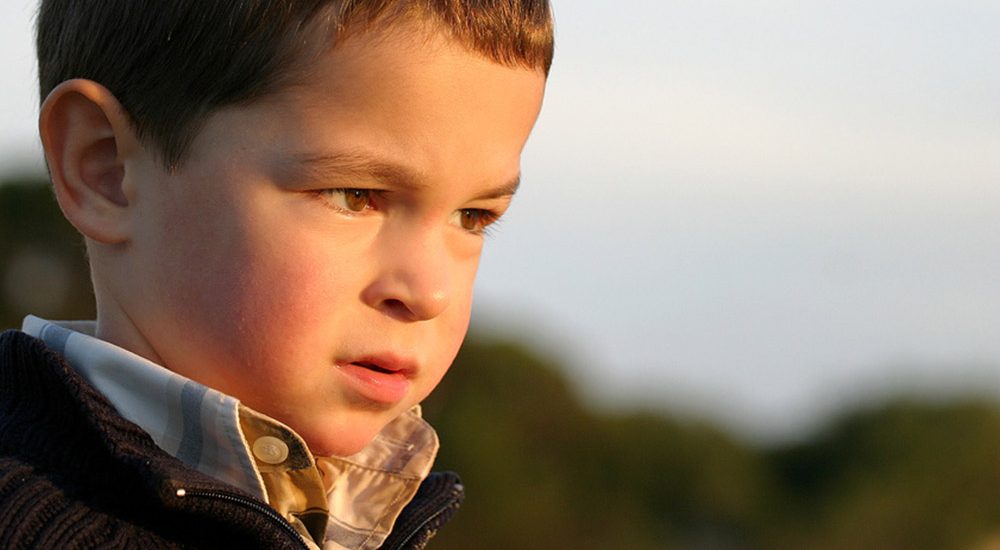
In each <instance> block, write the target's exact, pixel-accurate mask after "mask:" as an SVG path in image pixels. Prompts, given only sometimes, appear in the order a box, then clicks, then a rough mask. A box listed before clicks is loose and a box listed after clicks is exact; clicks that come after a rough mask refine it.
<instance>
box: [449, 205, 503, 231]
mask: <svg viewBox="0 0 1000 550" xmlns="http://www.w3.org/2000/svg"><path fill="white" fill-rule="evenodd" d="M458 216H459V218H458V222H459V225H460V226H461V228H462V229H464V230H466V231H468V232H470V233H482V232H483V230H484V229H486V227H487V226H488V225H490V224H491V223H493V222H494V221H496V215H495V214H493V213H492V212H490V211H488V210H482V209H480V208H464V209H462V210H459V211H458Z"/></svg>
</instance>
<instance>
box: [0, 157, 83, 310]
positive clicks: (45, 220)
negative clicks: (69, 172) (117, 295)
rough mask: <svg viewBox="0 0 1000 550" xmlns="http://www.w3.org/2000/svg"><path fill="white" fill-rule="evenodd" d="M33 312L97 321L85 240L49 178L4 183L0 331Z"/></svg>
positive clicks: (0, 193) (0, 186)
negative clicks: (57, 199) (69, 220)
mask: <svg viewBox="0 0 1000 550" xmlns="http://www.w3.org/2000/svg"><path fill="white" fill-rule="evenodd" d="M28 313H33V314H35V315H43V316H51V317H55V318H73V319H92V318H93V317H94V297H93V291H92V289H91V286H90V275H89V270H88V267H87V262H86V260H85V250H84V246H83V240H82V238H81V237H80V235H79V234H78V233H77V232H76V230H75V229H73V227H72V226H71V225H70V224H69V223H67V222H66V220H65V219H64V218H63V216H62V212H60V211H59V207H58V206H57V205H56V202H55V199H54V198H53V196H52V189H51V187H50V186H49V185H48V182H47V181H46V180H44V179H41V178H33V177H20V178H7V179H5V180H3V181H0V330H3V329H7V328H16V327H19V326H21V320H22V319H23V318H24V316H25V315H27V314H28Z"/></svg>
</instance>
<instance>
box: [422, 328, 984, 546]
mask: <svg viewBox="0 0 1000 550" xmlns="http://www.w3.org/2000/svg"><path fill="white" fill-rule="evenodd" d="M561 372H567V370H566V367H565V366H559V365H558V364H557V363H555V362H554V361H546V360H543V359H541V358H539V357H538V356H537V355H534V354H532V353H530V352H529V351H528V350H526V349H523V348H521V347H519V346H517V345H516V344H513V343H509V342H506V343H505V342H489V341H484V340H481V339H470V340H469V341H468V342H467V343H466V345H465V347H464V348H463V350H462V353H461V354H460V355H459V358H458V359H457V360H456V363H455V365H454V367H453V368H452V371H451V372H450V373H449V374H448V376H447V377H446V379H445V382H444V383H443V384H442V386H441V388H440V390H439V392H438V393H436V394H435V395H434V396H432V398H431V399H430V400H429V401H428V402H427V404H426V406H425V411H426V414H427V416H428V418H429V419H430V420H431V421H432V422H433V423H434V424H435V426H437V427H438V428H439V432H440V433H441V438H442V441H443V445H444V448H443V449H442V453H441V457H440V460H439V466H441V467H444V468H450V469H454V470H456V471H458V472H460V473H461V474H462V475H463V477H464V479H465V481H466V484H467V487H468V493H469V494H468V500H467V503H466V505H465V507H464V508H463V510H462V512H461V513H460V514H459V515H458V516H457V518H456V520H455V521H454V523H453V524H452V525H449V526H448V529H445V530H443V531H442V533H441V535H440V539H439V540H436V541H435V542H436V545H435V547H436V548H444V549H448V548H456V549H457V548H483V549H493V548H496V549H500V548H518V549H535V548H537V549H543V548H546V549H547V548H581V549H589V548H628V549H645V548H713V549H714V548H789V549H791V548H819V549H823V548H828V549H853V548H901V549H902V548H906V549H921V548H928V549H931V548H933V549H947V548H974V547H980V545H983V544H986V543H987V542H988V541H990V540H991V537H994V533H997V532H998V529H997V527H998V526H1000V499H998V498H997V496H996V495H998V494H1000V467H998V465H997V461H998V459H1000V408H998V407H997V405H996V404H995V403H992V402H975V401H968V402H957V403H952V404H930V403H924V402H918V401H912V400H898V401H894V402H891V403H889V404H886V405H884V406H883V407H881V408H874V409H870V410H863V411H857V412H855V413H854V414H851V415H849V416H845V417H843V418H841V419H840V420H838V421H837V422H835V423H833V424H832V425H831V426H830V427H829V428H828V429H827V430H825V431H823V432H822V433H818V434H815V436H814V437H813V438H811V439H809V440H806V441H803V442H799V443H794V444H788V445H785V446H781V447H777V448H770V449H758V448H753V447H750V446H746V445H743V444H741V443H739V442H738V441H736V440H735V439H733V438H731V437H729V436H727V435H726V434H725V433H724V432H722V431H720V430H718V429H716V428H714V427H712V426H710V425H707V424H696V423H684V422H680V421H676V420H671V419H669V418H667V417H665V416H664V415H659V414H651V413H636V414H632V415H618V416H609V415H601V414H598V413H596V412H594V411H592V410H591V409H589V408H587V407H585V406H583V405H582V404H581V403H580V401H579V400H578V398H577V397H576V395H575V394H574V392H573V391H572V390H571V388H570V387H569V386H568V385H567V383H566V381H565V379H564V378H563V376H561V375H560V373H561Z"/></svg>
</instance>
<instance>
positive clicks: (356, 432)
mask: <svg viewBox="0 0 1000 550" xmlns="http://www.w3.org/2000/svg"><path fill="white" fill-rule="evenodd" d="M379 431H380V430H379V429H371V430H367V429H358V428H355V429H350V430H329V431H326V432H323V433H319V434H300V435H301V436H302V438H303V439H305V441H306V445H308V446H309V450H310V451H311V452H312V454H314V455H316V456H341V457H343V456H351V455H354V454H358V453H360V452H361V451H362V450H364V448H365V447H367V446H368V444H369V443H371V442H372V440H373V439H375V436H376V435H378V433H379Z"/></svg>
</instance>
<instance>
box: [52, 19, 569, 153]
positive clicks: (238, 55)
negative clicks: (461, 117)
mask: <svg viewBox="0 0 1000 550" xmlns="http://www.w3.org/2000/svg"><path fill="white" fill-rule="evenodd" d="M400 19H416V20H423V21H428V22H433V23H437V24H439V25H440V27H441V28H442V29H443V30H444V31H445V32H447V33H448V35H449V36H450V37H451V38H452V39H455V40H457V41H458V42H459V43H461V44H462V45H464V46H465V47H467V48H469V50H470V51H473V52H475V53H478V54H480V55H483V56H484V57H486V58H487V59H490V60H491V61H494V62H496V63H499V64H504V65H507V66H520V67H524V68H529V69H540V70H542V71H543V72H544V73H545V74H548V71H549V67H550V65H551V63H552V54H553V31H552V14H551V8H550V6H549V2H548V0H167V1H164V0H42V2H41V6H40V8H39V12H38V18H37V37H36V40H37V44H36V45H37V49H38V76H39V88H40V92H41V98H42V100H44V98H45V97H46V96H48V94H49V93H50V92H51V91H52V89H53V88H55V87H56V86H58V85H59V84H60V83H61V82H64V81H66V80H69V79H73V78H85V79H89V80H93V81H95V82H98V83H100V84H101V85H103V86H104V87H106V88H108V89H109V90H110V91H111V93H113V94H114V95H115V97H116V98H117V99H118V101H119V102H120V103H121V105H122V106H123V108H124V109H125V111H126V112H127V114H128V116H129V118H130V120H131V122H132V125H133V128H134V130H135V131H136V134H137V136H139V139H141V140H142V141H143V142H144V143H146V144H147V145H152V146H153V147H154V150H156V152H157V153H159V155H160V158H161V160H162V162H163V164H164V166H166V167H169V168H175V167H176V166H177V165H179V164H181V163H182V162H183V159H184V156H185V154H186V152H187V150H188V148H189V146H190V143H191V142H192V141H193V139H194V138H195V136H197V134H198V131H199V130H200V128H201V126H202V124H203V123H204V121H205V119H206V118H207V117H208V115H210V114H212V113H213V112H215V111H216V110H218V109H220V108H222V107H225V106H229V105H237V104H247V103H250V102H252V101H254V100H257V99H260V98H262V97H265V96H267V95H269V94H273V93H275V92H277V91H280V90H282V89H283V88H284V87H286V86H287V85H289V84H290V83H292V82H294V78H295V77H296V76H297V71H299V70H301V65H302V64H303V62H302V58H303V57H305V56H306V54H307V53H308V51H309V49H310V48H315V47H316V44H317V41H318V42H320V43H321V44H320V46H321V47H322V45H324V44H330V45H335V44H337V43H338V41H340V40H343V39H344V38H345V37H346V36H348V35H350V34H351V33H354V32H361V31H363V30H369V29H373V28H376V27H379V26H389V25H391V24H392V23H394V22H396V21H397V20H400ZM316 33H319V34H316ZM316 37H319V39H318V40H317V38H316Z"/></svg>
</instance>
